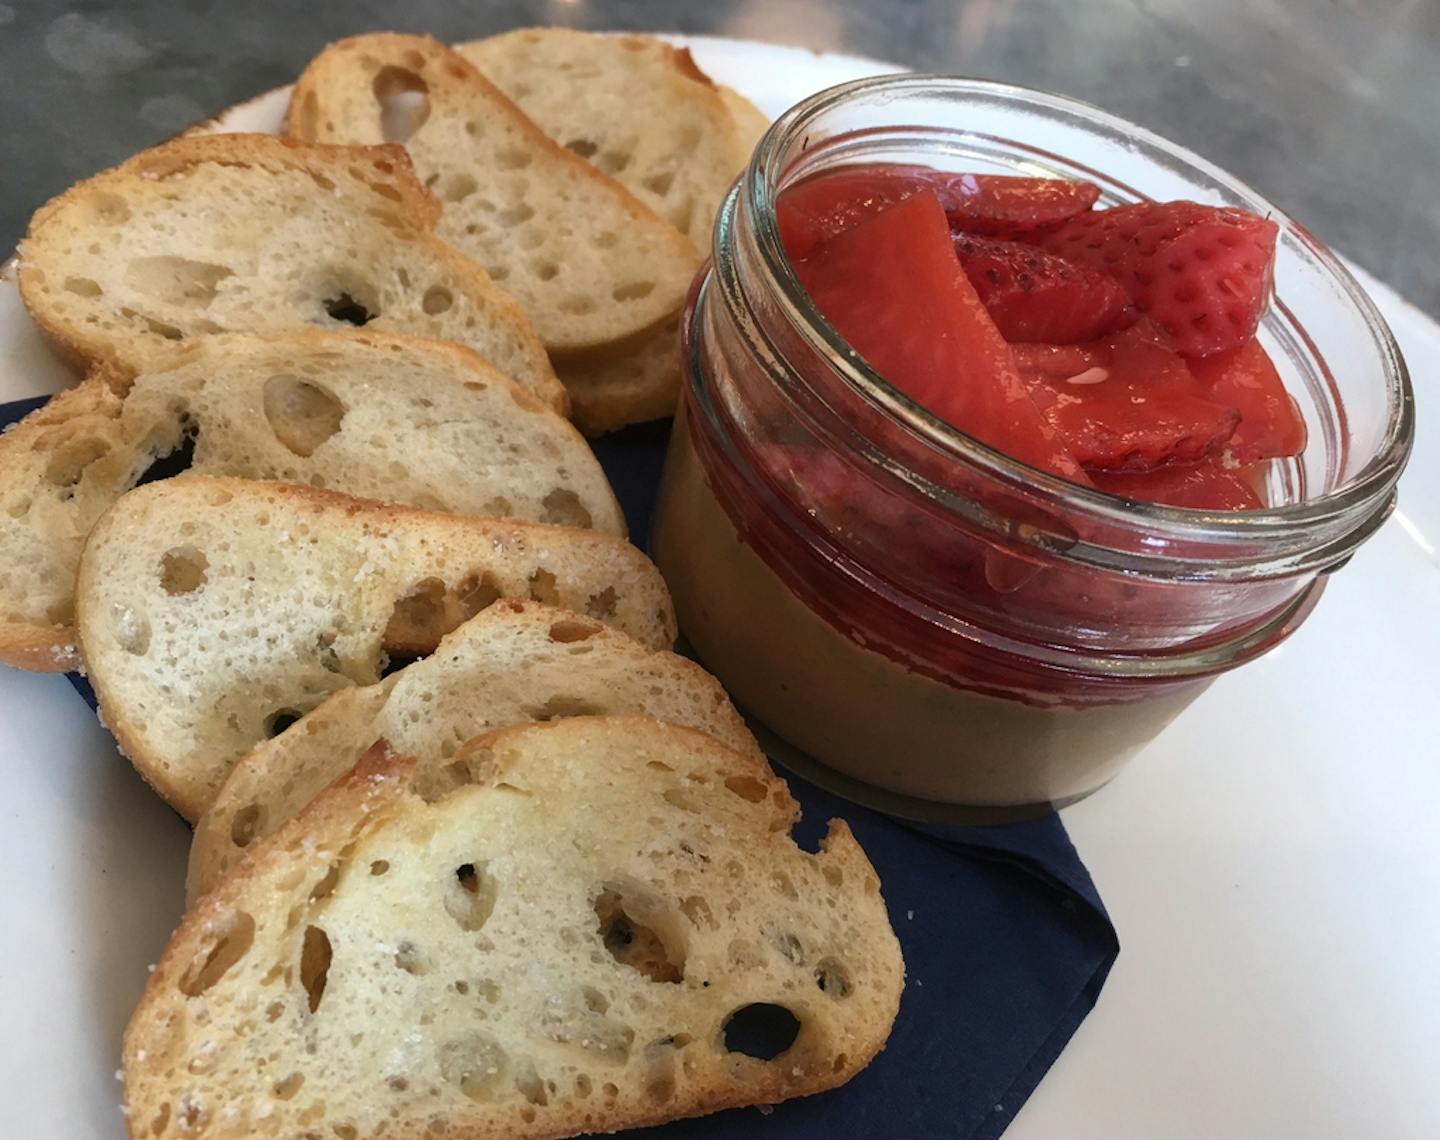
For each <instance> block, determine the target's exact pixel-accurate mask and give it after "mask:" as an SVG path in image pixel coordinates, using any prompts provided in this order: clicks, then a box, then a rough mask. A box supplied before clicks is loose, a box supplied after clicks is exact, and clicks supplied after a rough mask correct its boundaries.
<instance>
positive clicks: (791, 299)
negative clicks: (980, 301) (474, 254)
mask: <svg viewBox="0 0 1440 1140" xmlns="http://www.w3.org/2000/svg"><path fill="white" fill-rule="evenodd" d="M937 91H944V92H953V93H957V94H970V95H974V96H977V97H984V98H987V99H992V100H993V99H997V98H998V99H1001V100H1006V101H1009V102H1011V103H1014V104H1023V105H1028V106H1031V107H1035V108H1037V109H1039V110H1042V111H1044V112H1047V113H1049V114H1051V115H1058V116H1063V117H1066V118H1068V119H1070V120H1073V121H1076V122H1078V123H1080V124H1082V125H1084V126H1088V127H1100V128H1105V129H1108V130H1110V131H1112V132H1116V133H1119V134H1121V135H1123V136H1125V137H1127V138H1128V139H1131V140H1133V141H1135V142H1137V143H1140V144H1143V145H1144V146H1147V147H1149V148H1152V149H1153V150H1154V151H1156V152H1158V153H1160V154H1163V156H1164V157H1165V158H1166V159H1169V160H1173V161H1178V162H1181V163H1184V164H1185V165H1186V166H1187V167H1189V168H1190V169H1191V170H1193V171H1195V172H1196V173H1199V174H1203V175H1204V176H1205V177H1206V178H1209V179H1211V180H1212V181H1214V182H1216V183H1218V184H1220V185H1222V186H1224V187H1225V189H1226V190H1227V191H1228V192H1231V193H1234V194H1236V195H1238V196H1240V197H1242V198H1244V199H1246V200H1247V201H1248V202H1249V203H1251V204H1252V207H1253V208H1254V209H1255V210H1256V212H1260V213H1263V214H1265V215H1266V216H1269V217H1271V218H1272V219H1273V220H1274V221H1276V222H1277V224H1279V225H1280V226H1281V227H1282V228H1287V229H1288V230H1289V232H1291V233H1292V234H1294V235H1295V236H1296V237H1298V238H1299V240H1300V241H1301V243H1302V244H1303V245H1304V246H1305V247H1306V249H1307V252H1308V253H1309V254H1310V255H1311V256H1312V257H1314V259H1315V261H1316V262H1317V263H1318V264H1319V265H1320V266H1321V267H1322V269H1323V270H1324V272H1325V274H1326V275H1327V276H1328V277H1329V279H1330V280H1331V282H1332V283H1333V284H1335V285H1337V286H1338V287H1339V289H1340V291H1341V292H1342V293H1343V295H1344V297H1345V299H1346V300H1347V301H1348V303H1349V304H1351V305H1353V306H1354V308H1355V309H1356V310H1357V311H1358V312H1359V314H1360V315H1361V317H1362V319H1363V321H1364V324H1365V327H1366V328H1367V330H1368V331H1369V333H1370V336H1371V339H1372V342H1373V346H1374V349H1375V352H1376V355H1377V357H1378V360H1379V363H1380V366H1381V369H1382V371H1383V373H1384V376H1385V381H1386V386H1387V392H1386V397H1387V406H1388V407H1389V409H1390V415H1389V419H1388V423H1387V425H1386V430H1385V435H1384V438H1383V440H1382V441H1381V443H1380V445H1379V446H1378V447H1377V448H1376V449H1375V451H1374V453H1373V454H1372V455H1371V456H1370V457H1369V459H1368V460H1367V461H1366V463H1365V464H1364V465H1363V467H1362V468H1361V469H1360V470H1359V471H1358V472H1356V473H1355V474H1354V475H1353V476H1351V477H1350V478H1349V479H1347V480H1346V481H1345V482H1343V483H1342V484H1341V485H1340V486H1338V487H1336V488H1334V489H1332V490H1329V491H1326V492H1324V493H1323V494H1320V495H1317V496H1314V497H1309V498H1306V499H1303V500H1301V501H1300V502H1297V503H1290V504H1285V505H1281V506H1277V507H1267V508H1264V509H1261V510H1253V511H1237V512H1213V511H1203V510H1193V509H1189V508H1185V507H1176V506H1169V505H1164V504H1158V503H1143V502H1137V501H1135V500H1131V499H1125V498H1121V497H1119V496H1116V495H1111V494H1108V493H1106V492H1104V491H1100V490H1098V489H1094V488H1089V487H1083V486H1081V485H1079V484H1077V483H1072V482H1070V481H1069V480H1066V479H1063V478H1061V477H1060V476H1058V475H1054V474H1051V473H1050V472H1047V471H1042V470H1040V469H1039V468H1035V467H1032V466H1030V465H1029V464H1026V463H1024V462H1022V461H1020V460H1017V459H1014V458H1011V457H1010V456H1008V455H1006V454H1004V453H1003V452H1001V451H998V450H996V449H995V448H992V447H990V446H989V445H987V444H985V443H982V442H981V441H980V440H978V439H976V438H975V437H974V436H971V435H969V434H967V433H965V432H963V431H961V430H960V429H959V428H956V427H954V426H953V425H951V424H949V423H947V422H946V421H944V420H942V419H941V418H939V417H938V416H936V415H934V414H933V413H932V412H930V411H928V410H927V409H925V408H924V407H922V406H921V405H920V404H918V403H916V402H915V401H914V400H912V399H911V398H910V397H909V396H907V395H906V394H905V393H903V392H901V391H900V390H899V389H897V388H895V387H894V386H893V385H892V384H890V383H889V382H888V381H887V380H885V379H884V377H882V376H881V375H880V374H879V373H878V372H876V371H875V370H874V369H873V368H871V367H870V365H869V364H867V363H866V362H865V361H864V360H863V359H861V358H860V357H859V355H858V354H857V353H855V352H854V351H853V349H851V347H850V345H849V344H848V343H847V342H846V341H845V340H844V338H843V337H842V336H841V335H840V334H839V332H838V331H837V330H836V329H835V328H834V327H833V326H832V325H831V324H830V323H829V322H828V321H827V320H826V319H825V317H824V316H823V314H821V312H820V311H819V309H818V308H817V307H816V305H815V303H814V301H813V300H812V299H811V297H810V295H809V293H808V292H807V291H806V289H805V287H804V286H803V285H802V284H801V283H800V280H799V277H798V276H797V275H796V273H795V270H794V266H793V264H792V263H791V261H790V258H789V256H788V254H787V253H786V251H785V247H784V245H783V243H782V241H781V238H780V228H779V223H778V219H777V217H776V212H775V206H776V199H777V197H778V192H779V190H780V187H781V183H782V180H783V178H784V176H785V174H786V173H787V170H786V168H785V160H786V154H787V150H788V148H789V144H790V143H791V142H792V141H793V140H794V139H795V138H797V136H798V137H803V136H804V135H805V133H806V131H807V129H808V127H809V126H810V124H811V123H813V122H814V121H815V119H816V118H818V117H819V116H820V115H822V114H824V113H825V112H826V111H828V110H830V109H832V108H833V107H835V105H836V104H838V103H842V102H844V101H845V100H848V99H852V98H856V97H863V96H866V95H870V94H874V93H877V92H880V93H894V94H904V93H920V92H930V93H933V92H937ZM957 129H958V128H957ZM1016 141H1019V140H1016ZM736 193H737V194H738V195H739V196H740V197H741V198H743V200H744V202H745V205H746V207H747V209H748V212H749V215H750V220H751V224H752V226H753V232H754V235H755V247H756V249H757V250H758V252H759V255H760V258H761V261H762V264H763V266H764V268H765V270H766V271H767V273H768V274H769V275H770V277H771V280H772V281H773V283H774V284H775V285H776V286H777V288H776V290H775V299H776V301H777V302H778V305H779V307H780V308H781V309H782V310H783V312H784V314H785V316H786V318H787V319H788V320H789V321H790V323H791V325H792V326H793V328H794V329H796V330H798V331H799V332H800V334H801V336H802V337H803V338H804V339H805V341H806V342H807V345H808V347H810V348H811V349H812V350H814V351H816V352H817V353H819V354H821V355H823V356H824V357H826V358H828V360H829V363H830V366H831V367H832V368H834V369H835V371H836V372H837V374H838V375H839V376H840V377H841V379H842V380H843V381H844V382H845V383H846V384H848V385H849V386H851V387H852V388H853V389H855V390H856V391H857V392H859V393H860V394H861V395H862V396H863V397H864V398H865V399H867V400H869V401H870V402H871V403H873V404H875V405H876V406H877V407H879V408H881V409H882V410H884V411H885V412H886V413H887V414H888V415H890V416H892V417H893V418H894V419H895V420H896V422H898V423H900V424H901V425H903V426H904V427H905V428H906V429H907V430H908V431H911V432H913V433H914V434H915V435H917V436H918V437H920V438H921V439H923V440H925V441H926V443H927V444H929V445H931V446H934V447H936V448H938V449H939V450H941V451H942V452H943V453H944V454H947V455H949V456H952V457H954V458H956V459H959V460H963V461H964V462H966V463H969V464H972V465H974V466H975V467H977V468H979V469H980V470H982V471H984V472H985V473H986V474H988V475H990V476H992V477H995V478H997V479H1000V480H1003V481H1006V482H1009V483H1011V484H1019V485H1025V486H1028V487H1032V488H1037V489H1039V490H1041V491H1043V492H1044V493H1045V494H1047V495H1051V496H1054V497H1055V498H1056V499H1058V500H1059V501H1061V502H1064V503H1067V504H1070V505H1073V506H1075V507H1077V508H1079V509H1082V510H1084V511H1085V512H1087V513H1088V514H1090V515H1091V516H1092V517H1095V518H1097V519H1100V520H1102V521H1106V522H1114V523H1120V524H1134V523H1136V522H1140V523H1148V524H1153V525H1156V526H1159V527H1164V528H1167V529H1168V530H1170V531H1172V532H1174V533H1179V534H1184V535H1185V536H1186V537H1187V538H1194V539H1199V540H1204V541H1213V542H1219V543H1224V542H1226V541H1227V540H1234V541H1243V542H1246V543H1254V542H1256V541H1260V542H1263V541H1264V540H1265V539H1267V538H1269V537H1272V536H1275V537H1278V536H1282V535H1283V536H1292V535H1294V534H1295V532H1296V531H1297V530H1303V529H1308V528H1315V529H1317V530H1319V531H1325V532H1327V534H1328V533H1329V531H1330V528H1332V527H1335V526H1337V525H1338V526H1340V527H1341V530H1340V533H1338V534H1334V535H1331V536H1330V537H1329V540H1328V541H1321V542H1320V543H1319V544H1318V545H1317V548H1316V549H1315V550H1312V551H1308V552H1307V554H1308V558H1307V560H1306V561H1307V562H1309V563H1313V564H1314V566H1316V567H1318V568H1324V567H1325V566H1326V565H1334V564H1337V563H1339V562H1342V561H1343V560H1344V559H1345V558H1346V557H1348V556H1349V554H1350V553H1352V552H1353V550H1354V549H1355V548H1356V547H1357V546H1358V545H1359V544H1360V543H1361V542H1363V541H1364V540H1365V539H1366V538H1368V537H1369V535H1370V534H1371V533H1373V532H1374V530H1376V529H1377V528H1378V527H1379V525H1380V524H1381V523H1382V522H1383V521H1384V519H1385V518H1386V517H1387V516H1388V514H1389V511H1390V509H1391V507H1392V506H1393V504H1394V490H1395V484H1396V483H1397V482H1398V480H1399V477H1400V474H1401V472H1402V471H1403V469H1404V466H1405V463H1406V461H1407V459H1408V457H1409V451H1410V446H1411V441H1412V439H1413V436H1414V420H1415V413H1414V397H1413V393H1412V390H1411V384H1410V377H1409V372H1408V369H1407V367H1406V364H1405V360H1404V358H1403V356H1402V355H1401V353H1400V349H1399V346H1398V345H1397V344H1396V342H1395V338H1394V335H1393V334H1392V333H1391V331H1390V328H1389V326H1388V325H1387V324H1386V322H1385V319H1384V318H1383V317H1382V316H1381V315H1380V313H1379V311H1378V310H1377V309H1376V307H1375V304H1374V302H1373V301H1372V300H1371V299H1370V298H1369V296H1368V295H1367V294H1366V293H1365V291H1364V289H1363V288H1362V287H1361V286H1360V284H1359V283H1358V282H1357V281H1356V280H1355V279H1354V277H1353V276H1352V275H1351V273H1350V272H1349V270H1348V269H1346V268H1345V266H1344V265H1343V264H1342V263H1341V262H1340V260H1339V259H1338V258H1337V257H1336V255H1335V254H1334V253H1332V252H1331V251H1330V250H1329V249H1328V248H1327V247H1326V246H1324V245H1323V244H1322V243H1321V242H1319V241H1318V240H1317V239H1315V238H1314V237H1313V236H1312V235H1311V234H1310V233H1309V232H1308V231H1307V230H1306V229H1305V228H1304V227H1303V226H1300V225H1299V224H1297V223H1296V222H1294V221H1293V220H1292V219H1290V218H1289V216H1288V215H1287V214H1285V212H1284V211H1282V210H1280V209H1278V208H1277V207H1275V206H1274V205H1272V204H1271V203H1270V202H1268V201H1267V200H1266V199H1265V198H1263V197H1262V196H1261V195H1259V194H1258V193H1256V192H1255V191H1254V190H1252V189H1251V188H1250V187H1248V186H1247V185H1245V184H1244V183H1242V182H1240V181H1239V180H1238V179H1236V178H1234V177H1232V176H1231V175H1229V174H1227V173H1225V172H1224V171H1223V170H1221V169H1220V168H1219V167H1217V166H1215V165H1214V164H1213V163H1210V162H1209V161H1207V160H1206V159H1204V158H1202V157H1200V156H1199V155H1196V154H1194V153H1193V152H1191V151H1189V150H1187V149H1186V148H1184V147H1181V146H1179V145H1177V144H1175V143H1172V142H1170V141H1168V140H1166V139H1165V138H1163V137H1161V136H1160V135H1157V134H1155V133H1154V132H1152V131H1149V130H1147V129H1146V128H1144V127H1141V126H1139V125H1137V124H1135V123H1131V122H1129V121H1128V120H1125V119H1123V118H1120V117H1119V116H1116V115H1112V114H1110V113H1109V112H1107V111H1104V110H1102V109H1101V108H1098V107H1095V106H1093V105H1091V104H1089V103H1085V102H1082V101H1080V100H1076V99H1072V98H1070V97H1068V96H1063V95H1057V94H1053V93H1050V92H1045V91H1040V90H1036V89H1033V88H1028V87H1022V86H1018V85H1015V84H1008V83H1000V82H996V81H993V80H985V79H969V78H962V77H956V76H945V75H935V74H910V73H906V74H900V75H888V76H879V77H875V78H869V79H858V80H854V81H851V82H848V83H843V84H839V85H837V86H834V87H830V88H827V89H826V90H824V91H821V92H818V93H817V94H815V95H812V96H811V97H810V98H808V99H806V100H804V101H802V102H800V103H798V104H796V105H795V106H794V107H792V108H791V109H790V110H789V111H787V112H786V113H785V114H784V115H782V116H781V117H780V118H779V119H777V120H776V121H775V122H774V123H773V124H771V126H770V128H769V130H768V131H767V132H766V133H765V135H764V136H763V137H762V138H761V140H760V143H759V144H758V145H757V147H756V149H755V152H754V154H753V156H752V158H751V162H750V165H749V166H748V167H747V169H746V170H745V172H744V173H743V174H742V175H741V179H740V183H739V185H738V188H737V192H736ZM717 248H718V245H717ZM1276 304H1277V305H1282V304H1283V298H1280V297H1278V296H1277V298H1276ZM872 458H876V459H877V460H879V461H881V462H884V461H885V459H886V458H887V457H885V456H883V455H880V454H879V453H878V452H877V453H875V455H873V456H872ZM887 465H888V464H887ZM892 470H893V467H892ZM902 474H903V473H902ZM911 481H912V482H913V481H914V480H911ZM1347 523H1348V524H1349V525H1346V524H1347ZM1286 567H1287V571H1286V572H1293V571H1294V570H1295V568H1296V567H1295V565H1294V563H1293V562H1291V561H1287V563H1286Z"/></svg>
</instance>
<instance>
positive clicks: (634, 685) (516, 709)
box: [188, 601, 758, 900]
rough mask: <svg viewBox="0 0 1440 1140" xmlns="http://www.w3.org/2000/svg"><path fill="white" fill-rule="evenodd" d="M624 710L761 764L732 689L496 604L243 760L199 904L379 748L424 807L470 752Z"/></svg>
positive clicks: (674, 661)
mask: <svg viewBox="0 0 1440 1140" xmlns="http://www.w3.org/2000/svg"><path fill="white" fill-rule="evenodd" d="M614 713H647V714H649V715H650V716H654V717H658V718H659V719H660V720H664V721H668V722H670V723H673V724H680V725H686V726H688V727H691V728H696V729H699V730H701V731H703V732H708V733H710V734H711V735H712V736H714V737H715V738H716V739H717V740H719V741H720V742H721V743H722V744H726V745H729V746H730V747H731V748H734V749H736V750H737V751H741V752H755V753H758V746H757V745H756V744H755V741H754V738H753V737H752V736H751V735H750V732H749V730H748V729H747V728H746V727H745V722H744V721H742V720H741V719H740V715H739V713H737V712H736V711H735V708H734V706H733V705H731V703H730V700H729V698H728V697H727V696H726V695H725V690H724V689H723V688H721V687H720V683H719V682H718V681H716V680H715V679H714V678H713V677H711V676H710V675H709V674H708V673H706V672H705V670H703V669H701V668H700V667H699V666H698V665H696V664H695V663H694V662H693V661H687V660H686V659H685V658H683V657H679V656H676V655H675V654H674V653H667V652H664V651H661V650H653V649H647V648H646V647H645V646H643V645H641V644H640V643H639V642H637V641H635V640H633V639H632V638H629V637H626V636H625V635H624V634H623V633H619V632H617V631H615V630H613V629H607V628H606V627H605V626H603V625H601V624H600V623H599V622H597V621H593V620H591V619H589V618H584V617H580V616H578V615H576V614H572V613H567V612H566V611H564V610H557V609H555V608H553V607H551V606H544V605H541V604H540V603H538V602H520V601H505V602H499V603H497V604H496V605H493V606H491V607H490V608H489V609H487V610H485V611H484V612H483V613H480V614H477V615H476V616H475V617H473V618H471V619H470V620H469V621H467V622H466V623H465V624H464V625H462V626H460V627H459V628H458V629H456V630H455V631H454V632H453V633H451V634H449V635H447V636H446V638H445V640H444V641H442V642H441V643H440V645H439V647H438V648H437V649H436V650H435V652H434V653H433V654H431V655H430V656H429V657H427V658H425V660H423V661H417V662H415V664H413V665H410V666H408V667H407V668H404V669H401V670H400V671H399V672H398V673H393V674H391V675H390V676H389V677H387V678H385V679H384V680H383V681H381V682H380V683H379V684H378V685H372V686H368V687H366V688H363V689H347V690H345V691H344V692H340V693H336V694H335V695H334V696H332V697H330V698H329V699H328V700H326V701H325V702H324V703H323V704H321V705H320V706H319V707H317V708H315V709H313V710H312V711H310V712H309V713H306V714H305V716H303V717H302V718H301V719H300V720H299V721H297V722H296V723H295V724H294V725H292V726H291V727H290V728H288V729H286V730H285V731H284V732H282V733H281V734H280V735H279V736H276V737H274V738H273V739H271V740H267V741H265V742H264V743H262V744H259V745H257V746H256V747H255V748H254V750H252V751H251V752H249V753H248V754H247V755H245V756H243V757H241V759H240V760H239V761H238V762H237V763H236V765H235V768H234V770H233V771H232V772H231V773H230V775H229V777H228V778H227V779H226V781H225V783H224V784H223V785H222V786H221V788H220V792H219V794H218V795H217V796H216V798H215V802H214V803H213V804H212V805H211V807H210V810H209V811H207V812H206V813H205V815H204V816H203V817H202V818H201V820H200V823H199V825H198V826H197V827H196V829H195V842H194V844H193V845H192V846H191V848H190V873H189V878H188V888H189V894H190V898H191V899H192V900H193V899H195V898H198V897H199V896H200V895H201V894H204V893H205V892H206V891H208V890H209V889H210V888H211V887H213V886H214V885H215V884H216V883H217V882H218V881H219V880H220V879H221V877H223V876H224V874H225V873H226V872H227V871H228V870H229V869H230V868H231V867H233V866H234V865H235V864H236V863H238V862H239V861H240V859H241V858H242V856H243V855H244V853H245V849H246V848H247V847H248V846H249V845H250V844H252V843H253V842H254V841H255V840H256V839H258V838H260V837H262V836H265V835H268V834H270V833H271V832H272V831H274V830H275V829H276V828H278V827H280V825H281V824H283V823H285V822H286V821H287V820H289V819H291V818H293V817H294V816H295V815H296V814H298V813H299V811H300V809H301V808H303V807H304V806H305V805H306V804H307V803H309V802H310V800H311V799H313V798H314V797H315V796H316V795H317V794H318V793H319V792H320V791H321V790H322V789H323V788H324V787H325V786H326V785H327V784H329V783H331V782H332V781H333V780H335V779H337V778H338V777H339V776H341V775H342V774H344V773H345V772H346V771H347V770H348V769H350V768H351V767H352V766H353V765H354V764H355V762H356V761H357V760H358V759H359V758H360V755H361V753H363V752H364V751H365V749H366V748H367V747H369V746H370V744H371V743H373V742H374V741H375V740H377V739H378V738H380V737H384V738H385V739H386V740H388V741H389V742H390V743H391V744H392V745H393V746H394V747H395V748H396V749H397V750H398V751H400V752H403V753H404V754H405V755H406V756H411V757H414V758H415V760H416V762H417V765H418V767H417V774H416V781H415V784H416V787H417V789H419V790H420V791H421V793H422V794H425V795H427V796H428V795H431V794H432V792H434V791H435V790H437V789H441V788H444V787H447V786H449V783H450V782H451V781H453V779H454V778H455V772H454V771H453V770H452V767H451V765H452V761H453V757H454V753H455V749H456V746H457V744H458V742H460V741H463V740H468V739H469V738H470V737H472V736H477V735H479V734H480V733H482V732H485V731H487V730H489V729H493V728H498V727H500V726H503V725H511V724H520V723H524V722H525V721H534V720H558V719H560V718H562V717H568V716H590V715H601V714H605V715H608V714H614Z"/></svg>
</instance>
